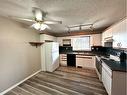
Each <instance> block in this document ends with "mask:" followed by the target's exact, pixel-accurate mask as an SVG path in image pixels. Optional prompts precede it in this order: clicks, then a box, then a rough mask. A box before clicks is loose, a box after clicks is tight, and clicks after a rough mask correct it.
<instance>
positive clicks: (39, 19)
mask: <svg viewBox="0 0 127 95" xmlns="http://www.w3.org/2000/svg"><path fill="white" fill-rule="evenodd" d="M35 17H36V19H37V20H38V21H41V20H42V13H41V11H36V14H35Z"/></svg>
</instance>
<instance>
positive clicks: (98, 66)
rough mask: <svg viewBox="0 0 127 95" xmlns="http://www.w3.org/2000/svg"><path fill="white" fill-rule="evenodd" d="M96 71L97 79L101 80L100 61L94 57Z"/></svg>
mask: <svg viewBox="0 0 127 95" xmlns="http://www.w3.org/2000/svg"><path fill="white" fill-rule="evenodd" d="M96 69H97V74H98V76H99V79H100V80H101V74H102V61H101V59H100V58H98V57H96Z"/></svg>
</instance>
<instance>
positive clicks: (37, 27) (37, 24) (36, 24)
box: [32, 23, 41, 30]
mask: <svg viewBox="0 0 127 95" xmlns="http://www.w3.org/2000/svg"><path fill="white" fill-rule="evenodd" d="M40 26H41V25H40V23H35V24H33V25H32V27H34V28H35V29H37V30H39V29H40Z"/></svg>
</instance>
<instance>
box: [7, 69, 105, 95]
mask: <svg viewBox="0 0 127 95" xmlns="http://www.w3.org/2000/svg"><path fill="white" fill-rule="evenodd" d="M5 95H107V93H106V91H105V89H104V86H103V84H102V83H101V82H100V81H99V79H98V77H97V74H96V72H95V70H91V69H82V68H74V67H59V68H58V69H57V70H56V71H54V72H53V73H49V72H40V73H38V74H37V75H35V76H34V77H32V78H30V79H29V80H27V81H25V82H24V83H22V84H20V85H19V86H17V87H16V88H14V89H13V90H11V91H10V92H8V93H6V94H5Z"/></svg>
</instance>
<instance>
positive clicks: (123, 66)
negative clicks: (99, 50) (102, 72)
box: [101, 58, 127, 72]
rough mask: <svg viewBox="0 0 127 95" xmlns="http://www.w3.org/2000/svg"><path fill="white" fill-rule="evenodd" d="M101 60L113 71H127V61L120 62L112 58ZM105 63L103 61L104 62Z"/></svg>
mask: <svg viewBox="0 0 127 95" xmlns="http://www.w3.org/2000/svg"><path fill="white" fill-rule="evenodd" d="M101 60H102V61H103V62H104V63H105V64H106V65H107V66H108V67H109V68H110V69H111V70H112V71H120V72H127V63H126V62H119V61H114V60H111V59H108V60H107V59H104V58H101ZM102 64H103V63H102Z"/></svg>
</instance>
